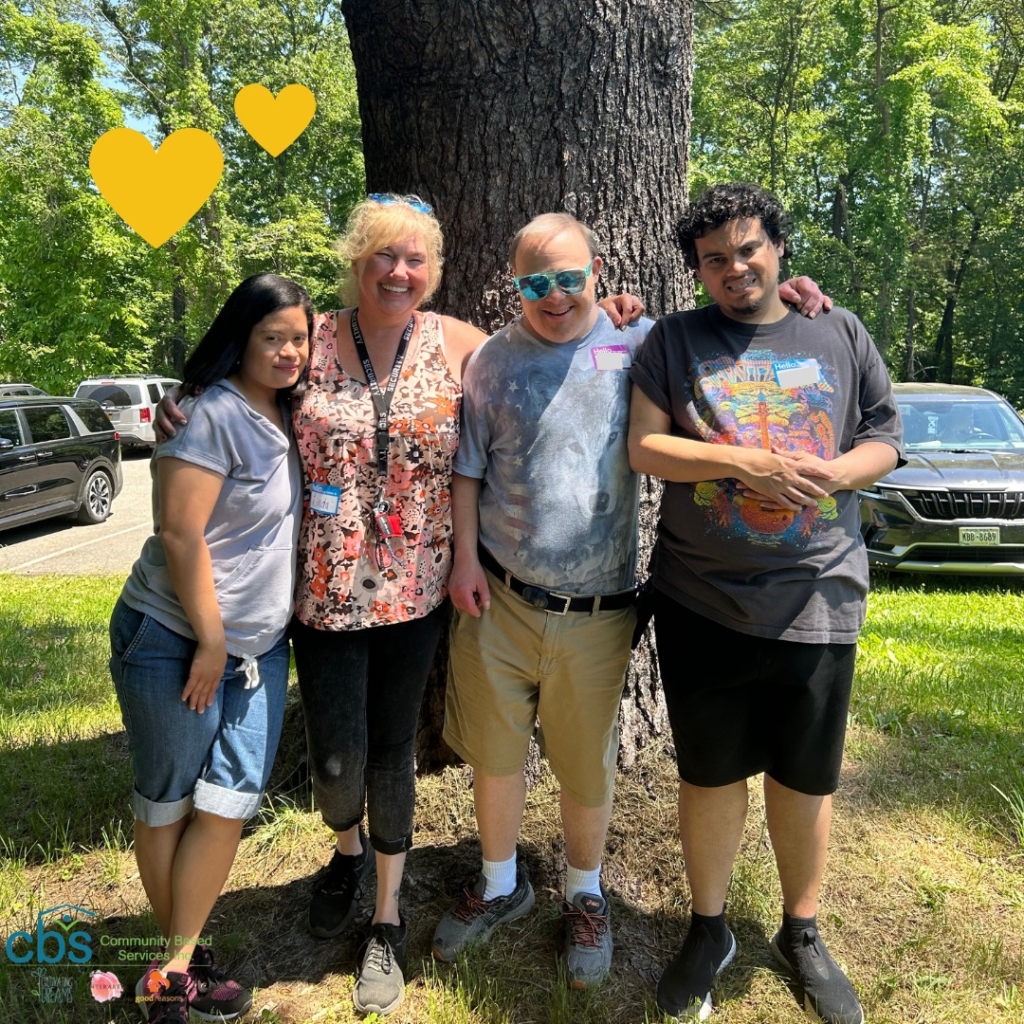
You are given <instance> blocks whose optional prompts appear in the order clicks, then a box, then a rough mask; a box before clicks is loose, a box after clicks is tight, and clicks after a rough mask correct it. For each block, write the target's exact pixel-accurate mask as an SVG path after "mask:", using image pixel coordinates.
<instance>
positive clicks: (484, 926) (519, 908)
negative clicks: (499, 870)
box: [431, 862, 536, 963]
mask: <svg viewBox="0 0 1024 1024" xmlns="http://www.w3.org/2000/svg"><path fill="white" fill-rule="evenodd" d="M486 886H487V879H485V878H484V876H483V874H482V873H481V874H480V875H479V876H478V877H477V880H476V884H475V885H474V886H473V888H472V889H471V888H469V886H466V888H465V889H463V890H462V895H461V896H460V897H459V898H458V899H457V900H456V901H455V906H453V907H452V908H451V910H449V911H448V912H447V913H446V914H445V915H444V917H442V918H441V920H440V921H438V923H437V928H436V929H435V930H434V941H433V944H432V946H431V952H432V953H433V954H434V958H435V959H436V960H443V961H444V962H446V963H447V962H449V961H451V960H454V959H455V958H456V957H457V956H458V955H459V953H461V952H462V951H463V950H464V949H465V948H466V947H467V946H471V945H475V944H477V943H481V942H486V941H487V939H488V938H490V935H491V932H492V931H494V929H495V928H497V927H498V925H499V924H507V923H508V922H509V921H515V920H517V919H518V918H520V917H523V916H524V915H526V914H528V913H529V912H530V910H531V909H532V908H533V904H534V900H535V899H536V897H535V896H534V893H533V886H532V885H530V880H529V878H527V877H526V869H525V868H524V867H523V865H522V863H521V862H520V863H519V864H518V865H517V866H516V887H515V889H513V890H512V892H510V893H509V894H508V896H496V897H495V898H494V899H493V900H485V899H484V898H483V894H484V891H485V888H486Z"/></svg>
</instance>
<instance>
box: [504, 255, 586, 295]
mask: <svg viewBox="0 0 1024 1024" xmlns="http://www.w3.org/2000/svg"><path fill="white" fill-rule="evenodd" d="M593 266H594V261H593V260H591V261H590V262H589V263H588V264H587V265H586V266H585V267H581V268H580V269H579V270H556V271H554V272H553V273H550V274H524V275H523V276H522V277H514V278H512V280H513V281H514V282H515V285H516V288H517V289H518V290H519V294H520V295H522V297H523V298H524V299H530V301H531V302H536V301H537V299H543V298H544V296H545V295H547V293H548V292H549V291H551V289H552V288H557V289H558V290H559V291H560V292H564V293H565V294H566V295H579V293H580V292H581V291H583V289H584V288H586V287H587V278H588V277H590V270H591V268H592V267H593Z"/></svg>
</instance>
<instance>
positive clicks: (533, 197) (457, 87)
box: [342, 0, 693, 765]
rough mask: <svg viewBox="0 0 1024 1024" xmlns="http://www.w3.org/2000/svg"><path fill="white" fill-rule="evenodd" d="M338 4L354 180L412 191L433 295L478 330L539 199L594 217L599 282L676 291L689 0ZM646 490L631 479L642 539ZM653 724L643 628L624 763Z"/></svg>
mask: <svg viewBox="0 0 1024 1024" xmlns="http://www.w3.org/2000/svg"><path fill="white" fill-rule="evenodd" d="M342 11H343V13H344V17H345V20H346V23H347V26H348V30H349V37H350V39H351V44H352V55H353V58H354V61H355V66H356V76H357V83H358V90H359V108H360V115H361V117H362V129H363V153H364V157H365V162H366V180H367V188H368V190H369V191H371V192H377V191H396V192H415V193H418V194H419V195H421V196H423V197H424V198H425V199H426V200H428V201H429V202H430V203H432V204H433V206H434V207H435V210H436V211H437V214H438V217H439V218H440V220H441V223H442V225H443V226H444V229H445V242H446V245H445V250H446V265H445V275H444V281H443V283H442V286H441V290H440V291H439V293H438V296H437V299H436V300H435V306H436V308H438V309H439V310H443V311H444V312H445V313H449V314H451V315H453V316H457V317H460V318H462V319H466V320H469V321H471V322H473V323H476V324H478V325H479V326H480V327H481V328H484V329H487V330H494V329H496V328H497V327H499V326H501V325H502V324H503V323H505V322H506V321H507V320H508V318H509V317H510V316H511V315H513V314H514V313H515V312H516V311H517V307H516V303H515V299H514V296H513V293H512V289H511V282H510V280H509V274H508V264H507V252H508V243H509V241H510V240H511V238H512V236H513V234H514V233H515V232H516V230H517V229H518V228H519V227H521V226H522V225H523V224H524V223H525V222H526V221H527V220H529V219H530V218H531V217H533V216H534V215H536V214H538V213H543V212H546V211H551V210H567V211H569V212H570V213H572V214H574V215H575V216H576V217H578V218H579V219H580V220H583V221H585V222H586V223H588V224H590V225H591V227H593V228H594V230H595V231H596V232H597V235H598V238H599V239H600V242H601V245H602V255H603V256H604V257H605V261H606V263H605V271H604V273H605V278H606V282H607V284H608V286H609V287H611V288H612V289H613V290H618V289H627V290H630V291H633V292H635V293H636V294H638V295H640V296H642V297H643V298H644V300H645V301H646V303H647V305H648V309H649V310H650V312H651V313H652V314H654V315H658V314H660V313H662V312H666V311H672V310H675V309H681V308H683V307H685V306H687V305H689V304H691V303H692V299H693V292H692V284H691V280H690V276H689V274H688V273H687V272H686V271H685V269H684V266H683V262H682V258H681V256H680V254H679V253H678V251H677V250H676V248H675V246H674V244H673V242H672V225H673V223H674V221H675V219H676V218H677V217H678V215H679V214H680V213H681V212H682V210H683V207H684V205H685V201H686V172H687V150H688V144H689V126H690V91H691V82H692V13H693V12H692V3H691V0H681V2H679V0H583V2H580V0H519V2H517V3H497V2H495V0H374V2H372V3H371V2H369V0H343V3H342ZM581 429H583V425H582V424H581ZM656 501H657V494H656V493H653V489H652V488H651V487H650V486H649V485H646V484H645V487H644V503H643V508H642V519H643V522H644V537H645V539H646V541H647V546H649V544H650V541H651V538H652V535H653V531H652V527H653V523H654V520H655V519H656V510H657V505H656ZM645 566H646V552H645V553H644V554H643V555H642V561H641V569H643V568H645ZM442 660H443V659H442ZM442 670H443V665H439V666H438V672H437V673H436V674H437V675H438V677H439V678H443V676H442V675H441V671H442ZM440 708H441V695H440V689H439V686H438V685H436V684H432V689H431V693H430V695H429V696H428V700H427V703H426V705H425V713H424V729H423V730H422V734H421V741H422V742H421V745H420V763H421V765H430V764H434V763H437V762H438V761H439V760H443V759H444V756H445V752H444V750H443V749H441V748H440V746H439V736H438V735H437V730H436V724H437V721H438V720H439V719H438V713H439V710H440ZM664 731H665V720H664V709H663V704H661V703H660V694H659V691H658V687H657V666H656V662H655V661H654V659H653V658H652V656H651V650H650V647H649V644H648V643H647V641H645V642H644V644H643V645H642V646H641V648H640V650H639V651H638V654H637V657H636V658H635V659H634V662H633V665H632V667H631V669H630V674H629V680H628V685H627V696H626V699H625V700H624V702H623V721H622V736H623V743H622V751H623V753H622V761H623V763H624V764H625V765H629V764H631V763H632V760H633V759H634V757H635V754H636V750H637V749H638V748H639V747H640V746H642V745H643V743H644V742H645V740H647V739H648V738H649V737H650V736H652V735H655V734H663V733H664Z"/></svg>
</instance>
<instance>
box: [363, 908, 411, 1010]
mask: <svg viewBox="0 0 1024 1024" xmlns="http://www.w3.org/2000/svg"><path fill="white" fill-rule="evenodd" d="M405 938H406V931H405V922H404V921H403V922H402V924H384V923H383V922H382V923H380V924H375V925H371V926H370V934H369V937H368V938H367V940H366V945H365V946H364V952H363V961H362V965H361V966H360V968H359V977H358V978H357V979H356V986H355V988H354V989H353V990H352V1002H353V1003H354V1004H355V1007H356V1009H357V1010H358V1011H359V1012H360V1013H376V1014H378V1015H379V1016H381V1017H383V1016H385V1014H388V1013H391V1011H392V1010H395V1009H397V1008H398V1006H399V1004H400V1003H401V1002H402V999H403V997H404V996H405V974H404V973H403V972H404V971H405Z"/></svg>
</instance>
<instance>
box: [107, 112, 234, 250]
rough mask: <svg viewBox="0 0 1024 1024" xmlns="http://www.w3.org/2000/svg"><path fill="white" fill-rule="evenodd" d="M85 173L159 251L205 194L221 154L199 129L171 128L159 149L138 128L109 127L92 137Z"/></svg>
mask: <svg viewBox="0 0 1024 1024" xmlns="http://www.w3.org/2000/svg"><path fill="white" fill-rule="evenodd" d="M89 171H90V172H91V173H92V180H93V181H94V182H96V187H97V188H98V189H99V190H100V195H101V196H103V198H104V199H106V201H107V202H108V203H110V205H111V206H112V207H113V208H114V210H115V211H116V212H117V213H118V215H119V216H120V217H121V219H122V220H123V221H124V222H125V223H126V224H127V225H128V226H129V227H130V228H133V229H134V230H135V231H137V232H138V233H139V234H140V235H142V237H143V238H144V239H145V240H146V241H147V242H149V244H150V245H151V246H153V248H154V249H159V248H160V246H161V245H163V244H164V242H166V241H167V239H168V238H170V237H171V235H173V234H174V233H175V232H176V231H179V230H180V229H181V228H183V227H184V226H185V225H186V224H187V223H188V222H189V220H191V219H192V217H194V216H195V214H196V212H197V211H198V210H199V208H200V207H201V206H202V205H203V203H205V202H206V200H207V199H209V198H210V194H211V193H212V192H213V190H214V189H215V188H216V187H217V182H218V181H220V176H221V174H223V173H224V154H223V153H221V150H220V146H219V145H217V140H216V139H215V138H214V137H213V136H212V135H210V134H209V133H208V132H204V131H202V130H201V129H199V128H181V129H180V130H179V131H176V132H172V133H171V134H170V135H168V136H167V138H166V139H164V141H163V143H162V144H161V146H160V148H159V149H158V150H154V149H153V145H152V143H151V142H150V141H149V139H147V138H146V136H145V135H143V134H142V133H141V132H137V131H135V130H134V129H132V128H114V129H113V130H112V131H109V132H105V133H104V134H103V135H101V136H100V137H99V138H98V139H97V140H96V144H95V145H94V146H93V147H92V152H91V153H90V154H89Z"/></svg>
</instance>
